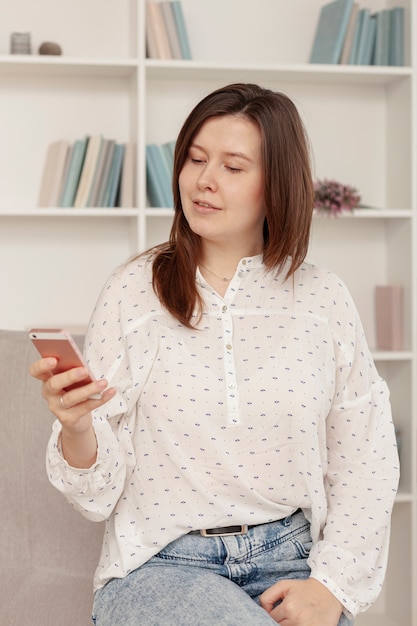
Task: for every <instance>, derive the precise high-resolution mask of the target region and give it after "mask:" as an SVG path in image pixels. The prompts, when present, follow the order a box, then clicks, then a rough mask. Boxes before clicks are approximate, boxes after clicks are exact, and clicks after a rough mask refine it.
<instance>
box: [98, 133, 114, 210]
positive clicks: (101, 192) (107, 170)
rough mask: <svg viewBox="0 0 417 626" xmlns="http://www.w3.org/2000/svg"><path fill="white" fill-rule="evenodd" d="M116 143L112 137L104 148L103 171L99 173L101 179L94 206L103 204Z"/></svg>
mask: <svg viewBox="0 0 417 626" xmlns="http://www.w3.org/2000/svg"><path fill="white" fill-rule="evenodd" d="M115 145H116V142H115V140H114V139H110V140H109V143H108V146H107V150H106V157H105V161H104V164H103V173H102V175H101V180H100V184H99V188H98V192H97V202H96V205H95V206H98V207H99V206H100V207H103V206H105V204H104V196H105V194H106V187H107V181H108V179H109V175H110V168H111V164H112V161H113V153H114V147H115Z"/></svg>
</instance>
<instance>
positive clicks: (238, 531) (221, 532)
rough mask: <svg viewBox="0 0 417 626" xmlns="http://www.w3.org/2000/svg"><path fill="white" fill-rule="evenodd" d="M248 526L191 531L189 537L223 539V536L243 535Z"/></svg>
mask: <svg viewBox="0 0 417 626" xmlns="http://www.w3.org/2000/svg"><path fill="white" fill-rule="evenodd" d="M255 526H256V524H254V525H253V526H248V524H240V525H238V526H221V527H219V528H202V529H201V530H192V531H191V532H190V533H188V534H189V535H201V536H202V537H223V536H225V535H245V534H246V533H247V532H248V530H249V528H254V527H255Z"/></svg>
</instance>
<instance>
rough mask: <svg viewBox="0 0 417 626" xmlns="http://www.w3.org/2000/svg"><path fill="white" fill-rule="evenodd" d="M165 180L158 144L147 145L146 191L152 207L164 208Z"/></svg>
mask: <svg viewBox="0 0 417 626" xmlns="http://www.w3.org/2000/svg"><path fill="white" fill-rule="evenodd" d="M162 188H163V180H162V173H161V164H160V162H159V158H158V150H157V147H156V144H147V145H146V189H147V194H148V198H149V202H150V205H151V206H152V207H164V206H165V197H164V194H163V190H162Z"/></svg>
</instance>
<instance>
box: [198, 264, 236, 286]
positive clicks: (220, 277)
mask: <svg viewBox="0 0 417 626" xmlns="http://www.w3.org/2000/svg"><path fill="white" fill-rule="evenodd" d="M200 267H202V268H203V269H204V270H206V271H207V272H210V274H213V276H215V277H216V278H218V279H219V280H221V281H222V282H223V283H230V281H231V280H232V278H233V277H232V278H226V277H225V276H219V275H218V274H216V273H215V272H213V270H211V269H210V268H209V267H206V266H205V265H202V264H201V263H200Z"/></svg>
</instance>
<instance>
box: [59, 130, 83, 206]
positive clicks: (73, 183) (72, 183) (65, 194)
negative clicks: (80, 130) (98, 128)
mask: <svg viewBox="0 0 417 626" xmlns="http://www.w3.org/2000/svg"><path fill="white" fill-rule="evenodd" d="M87 143H88V137H84V139H77V141H75V143H74V147H73V149H72V152H71V160H70V163H69V166H68V173H67V178H66V180H65V184H64V188H63V191H62V197H61V203H60V205H61V207H63V208H67V207H72V206H74V200H75V194H76V193H77V188H78V183H79V182H80V176H81V170H82V168H83V163H84V157H85V152H86V149H87Z"/></svg>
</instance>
